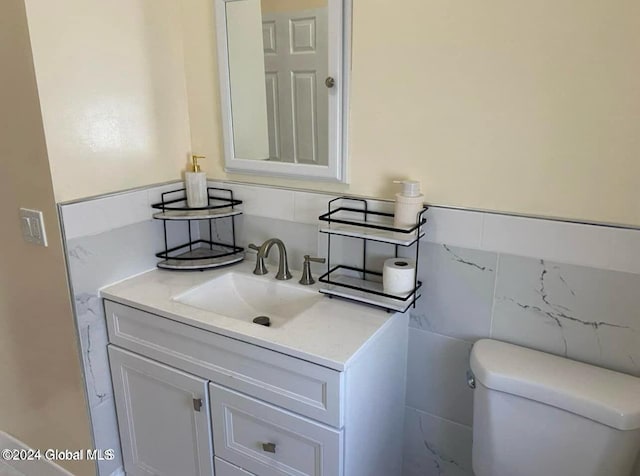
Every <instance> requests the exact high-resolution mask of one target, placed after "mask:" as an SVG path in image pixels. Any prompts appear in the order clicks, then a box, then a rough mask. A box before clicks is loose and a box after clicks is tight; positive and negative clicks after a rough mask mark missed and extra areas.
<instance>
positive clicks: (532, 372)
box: [471, 339, 640, 476]
mask: <svg viewBox="0 0 640 476" xmlns="http://www.w3.org/2000/svg"><path fill="white" fill-rule="evenodd" d="M471 370H472V372H473V374H474V376H475V381H476V387H475V390H474V401H473V409H474V415H473V470H474V472H475V475H476V476H630V473H631V470H632V467H633V465H634V462H635V460H636V457H637V456H638V453H639V451H640V379H638V378H635V377H632V376H630V375H625V374H621V373H618V372H613V371H611V370H606V369H602V368H599V367H594V366H592V365H587V364H584V363H580V362H576V361H573V360H569V359H565V358H562V357H558V356H555V355H551V354H546V353H544V352H539V351H535V350H531V349H526V348H523V347H519V346H516V345H512V344H507V343H504V342H499V341H495V340H489V339H483V340H480V341H478V342H476V344H475V345H474V347H473V350H472V352H471Z"/></svg>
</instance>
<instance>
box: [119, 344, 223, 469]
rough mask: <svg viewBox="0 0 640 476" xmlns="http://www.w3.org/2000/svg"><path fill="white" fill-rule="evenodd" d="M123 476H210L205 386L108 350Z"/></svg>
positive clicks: (181, 374) (203, 382)
mask: <svg viewBox="0 0 640 476" xmlns="http://www.w3.org/2000/svg"><path fill="white" fill-rule="evenodd" d="M109 361H110V364H111V375H112V380H113V391H114V395H115V398H116V401H117V402H118V404H117V411H118V424H119V427H120V440H121V445H122V453H123V459H124V461H125V465H126V471H127V475H128V476H148V475H171V474H173V475H180V474H184V475H187V474H188V475H194V476H212V475H213V461H212V459H211V424H210V418H209V405H208V403H209V399H208V392H207V384H208V382H207V381H206V380H204V379H201V378H198V377H194V376H193V375H189V374H187V373H184V372H181V371H180V370H177V369H174V368H171V367H168V366H166V365H163V364H160V363H158V362H154V361H153V360H149V359H145V358H144V357H141V356H139V355H136V354H133V353H131V352H127V351H125V350H122V349H120V348H118V347H115V346H109Z"/></svg>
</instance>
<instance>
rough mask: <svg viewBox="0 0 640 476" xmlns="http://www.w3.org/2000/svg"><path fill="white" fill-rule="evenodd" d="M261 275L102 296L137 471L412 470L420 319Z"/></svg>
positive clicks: (237, 272)
mask: <svg viewBox="0 0 640 476" xmlns="http://www.w3.org/2000/svg"><path fill="white" fill-rule="evenodd" d="M251 271H252V264H251V263H242V264H239V265H236V266H233V267H231V268H224V269H218V270H210V271H204V272H198V273H175V272H170V271H164V270H153V271H150V272H147V273H145V274H142V275H139V276H136V277H134V278H131V279H128V280H126V281H123V282H121V283H118V284H116V285H113V286H110V287H107V288H105V289H103V290H102V297H103V298H104V306H105V315H106V318H107V324H108V332H109V342H110V344H109V358H110V364H111V374H112V380H113V386H114V394H115V400H116V409H117V414H118V415H117V416H118V423H119V427H120V436H121V442H122V454H123V459H124V463H125V471H126V473H127V475H129V476H137V475H149V474H162V475H180V476H191V475H194V476H196V475H197V476H204V475H208V476H211V475H213V474H214V473H215V475H216V476H238V475H244V476H246V475H251V474H253V475H260V476H268V475H314V476H320V475H323V476H334V475H336V476H338V475H344V476H360V475H361V476H376V475H379V476H392V475H399V474H400V472H401V463H402V455H401V451H402V427H403V409H404V396H405V373H406V345H407V316H406V315H404V314H399V313H396V314H392V313H387V312H385V311H382V310H377V309H375V308H372V307H367V306H362V305H358V304H355V303H351V302H347V301H343V300H339V299H330V298H328V297H326V296H323V295H321V294H320V293H318V288H317V287H316V286H315V285H312V286H302V285H300V284H298V283H297V278H298V277H299V276H298V275H299V273H294V276H295V279H293V280H290V281H276V280H275V279H274V278H273V274H269V275H266V276H254V275H253V274H252V273H251ZM257 313H259V314H261V315H266V316H268V317H270V319H271V326H270V327H265V326H262V325H258V324H255V323H253V322H252V321H253V318H255V317H257V316H256V314H257Z"/></svg>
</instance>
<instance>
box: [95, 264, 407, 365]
mask: <svg viewBox="0 0 640 476" xmlns="http://www.w3.org/2000/svg"><path fill="white" fill-rule="evenodd" d="M253 266H254V263H252V262H247V261H245V262H243V263H240V264H238V265H234V266H230V267H225V268H220V269H215V270H208V271H197V272H185V271H167V270H160V269H155V270H152V271H149V272H147V273H144V274H141V275H138V276H135V277H133V278H130V279H127V280H125V281H122V282H119V283H117V284H114V285H112V286H108V287H105V288H103V289H102V290H101V295H102V297H103V298H105V299H109V300H111V301H115V302H119V303H121V304H125V305H128V306H131V307H135V308H137V309H140V310H143V311H148V312H151V313H154V314H158V315H160V316H162V317H166V318H168V319H171V320H174V321H177V322H182V323H184V324H188V325H190V326H194V327H198V328H200V329H204V330H206V331H211V332H215V333H217V334H222V335H225V336H228V337H232V338H235V339H239V340H242V341H245V342H249V343H252V344H256V345H259V346H261V347H265V348H267V349H271V350H274V351H277V352H282V353H284V354H287V355H291V356H294V357H298V358H301V359H304V360H307V361H309V362H313V363H316V364H319V365H323V366H325V367H329V368H332V369H335V370H340V371H342V370H344V369H345V368H346V367H347V366H348V364H349V362H350V360H352V359H353V358H354V356H355V355H356V354H357V353H358V351H359V350H360V349H362V348H363V347H364V346H365V344H366V343H367V341H369V339H370V338H371V337H372V336H373V335H374V334H376V333H377V332H379V331H380V330H381V329H383V328H384V327H385V326H386V325H387V324H388V323H389V322H390V321H391V320H392V319H393V318H394V316H395V315H394V314H390V313H387V312H386V311H383V310H379V309H376V308H373V307H368V306H364V305H361V304H356V303H353V302H349V301H344V300H341V299H335V298H334V299H330V298H328V297H323V298H322V299H320V300H319V301H318V302H317V303H316V304H315V305H313V306H311V307H309V308H308V309H306V310H305V311H303V312H302V313H301V314H299V315H298V316H296V317H295V318H293V319H291V320H289V321H288V322H286V323H285V324H283V325H281V326H278V327H264V326H260V325H257V324H253V323H251V322H245V321H243V320H239V319H232V318H228V317H225V316H222V315H219V314H216V313H214V312H210V311H205V310H201V309H197V308H195V307H191V306H188V305H186V304H182V303H179V302H177V301H175V300H173V297H174V296H179V295H181V294H183V293H184V292H186V291H187V290H189V289H191V288H194V287H196V286H199V285H201V284H203V283H205V282H207V281H209V280H211V279H214V278H216V277H218V276H220V275H221V274H223V273H226V272H228V271H233V272H236V273H247V274H251V273H252V271H253ZM251 275H252V274H251ZM293 275H294V277H293V279H291V280H289V281H287V284H289V285H292V286H300V287H302V288H305V289H313V290H316V291H317V290H318V289H319V286H318V283H316V284H314V285H312V286H302V285H300V284H298V282H297V281H298V279H299V278H300V272H293ZM252 276H253V275H252ZM274 276H275V274H274V273H269V274H267V275H265V276H260V277H259V278H260V279H265V280H275V278H274Z"/></svg>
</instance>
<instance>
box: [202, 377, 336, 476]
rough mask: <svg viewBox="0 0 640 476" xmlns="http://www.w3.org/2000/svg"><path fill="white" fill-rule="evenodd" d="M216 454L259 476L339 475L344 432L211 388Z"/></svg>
mask: <svg viewBox="0 0 640 476" xmlns="http://www.w3.org/2000/svg"><path fill="white" fill-rule="evenodd" d="M209 392H210V405H211V418H212V419H213V434H214V443H213V447H214V452H215V455H216V456H218V457H220V458H224V459H225V460H227V461H230V462H231V463H234V464H236V465H238V466H240V467H242V468H245V469H247V470H248V471H251V472H252V473H255V474H259V475H260V476H282V475H295V476H339V475H341V474H342V432H341V431H338V430H335V429H333V428H329V427H327V426H324V425H321V424H319V423H315V422H312V421H310V420H308V419H306V418H303V417H300V416H297V415H294V414H293V413H290V412H288V411H286V410H282V409H279V408H276V407H274V406H272V405H269V404H267V403H264V402H261V401H259V400H256V399H254V398H251V397H247V396H245V395H242V394H240V393H237V392H234V391H233V390H229V389H226V388H224V387H220V386H219V385H216V384H209Z"/></svg>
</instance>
